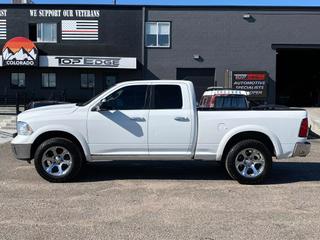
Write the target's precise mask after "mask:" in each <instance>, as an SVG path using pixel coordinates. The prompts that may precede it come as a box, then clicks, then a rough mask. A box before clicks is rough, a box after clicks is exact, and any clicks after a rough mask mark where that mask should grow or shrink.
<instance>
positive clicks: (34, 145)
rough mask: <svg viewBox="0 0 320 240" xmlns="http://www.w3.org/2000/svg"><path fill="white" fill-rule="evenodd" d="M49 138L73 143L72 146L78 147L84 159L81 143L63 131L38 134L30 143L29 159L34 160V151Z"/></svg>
mask: <svg viewBox="0 0 320 240" xmlns="http://www.w3.org/2000/svg"><path fill="white" fill-rule="evenodd" d="M51 138H65V139H68V140H70V141H71V142H73V143H74V144H76V145H77V146H78V148H79V149H80V151H81V154H82V156H83V159H85V152H84V150H83V147H82V145H81V143H80V142H79V140H78V139H77V138H76V137H75V136H74V135H72V134H70V133H68V132H64V131H48V132H44V133H42V134H40V135H39V136H38V137H37V138H36V139H35V140H34V142H33V143H32V146H31V159H33V158H34V154H35V152H36V150H37V149H38V147H39V146H40V145H41V144H42V143H43V142H44V141H46V140H48V139H51Z"/></svg>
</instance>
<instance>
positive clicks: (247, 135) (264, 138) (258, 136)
mask: <svg viewBox="0 0 320 240" xmlns="http://www.w3.org/2000/svg"><path fill="white" fill-rule="evenodd" d="M243 140H257V141H259V142H261V143H263V144H264V145H265V146H266V147H267V149H268V150H269V152H270V154H271V155H272V156H276V148H275V146H274V144H273V142H272V140H271V138H270V137H269V136H268V135H266V134H265V133H262V132H258V131H246V132H240V133H237V134H235V135H234V136H232V137H231V138H230V139H229V140H228V142H227V143H226V145H225V147H224V150H223V154H222V159H221V160H222V161H224V160H225V158H226V156H227V154H228V152H229V151H230V149H231V148H232V147H233V146H234V145H235V144H237V143H238V142H240V141H243Z"/></svg>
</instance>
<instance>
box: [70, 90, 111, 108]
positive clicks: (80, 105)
mask: <svg viewBox="0 0 320 240" xmlns="http://www.w3.org/2000/svg"><path fill="white" fill-rule="evenodd" d="M106 91H107V90H106ZM106 91H103V92H102V93H100V94H98V95H96V96H94V97H93V98H91V99H90V100H88V101H86V102H84V103H77V104H76V105H77V106H79V107H83V106H86V105H88V104H89V103H91V102H92V101H94V100H95V99H97V98H98V97H100V96H101V95H102V94H104V93H105V92H106Z"/></svg>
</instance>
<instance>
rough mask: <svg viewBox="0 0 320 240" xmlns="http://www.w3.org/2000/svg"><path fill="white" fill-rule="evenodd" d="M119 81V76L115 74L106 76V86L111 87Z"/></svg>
mask: <svg viewBox="0 0 320 240" xmlns="http://www.w3.org/2000/svg"><path fill="white" fill-rule="evenodd" d="M116 82H117V76H115V75H108V76H106V88H107V89H108V88H111V87H112V86H113V85H115V84H116Z"/></svg>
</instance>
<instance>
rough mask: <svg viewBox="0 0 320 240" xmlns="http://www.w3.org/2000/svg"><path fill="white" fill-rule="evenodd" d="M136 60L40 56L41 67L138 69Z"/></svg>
mask: <svg viewBox="0 0 320 240" xmlns="http://www.w3.org/2000/svg"><path fill="white" fill-rule="evenodd" d="M136 62H137V60H136V58H123V57H100V56H40V67H79V68H125V69H136V68H137V66H136V65H137V63H136Z"/></svg>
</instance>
